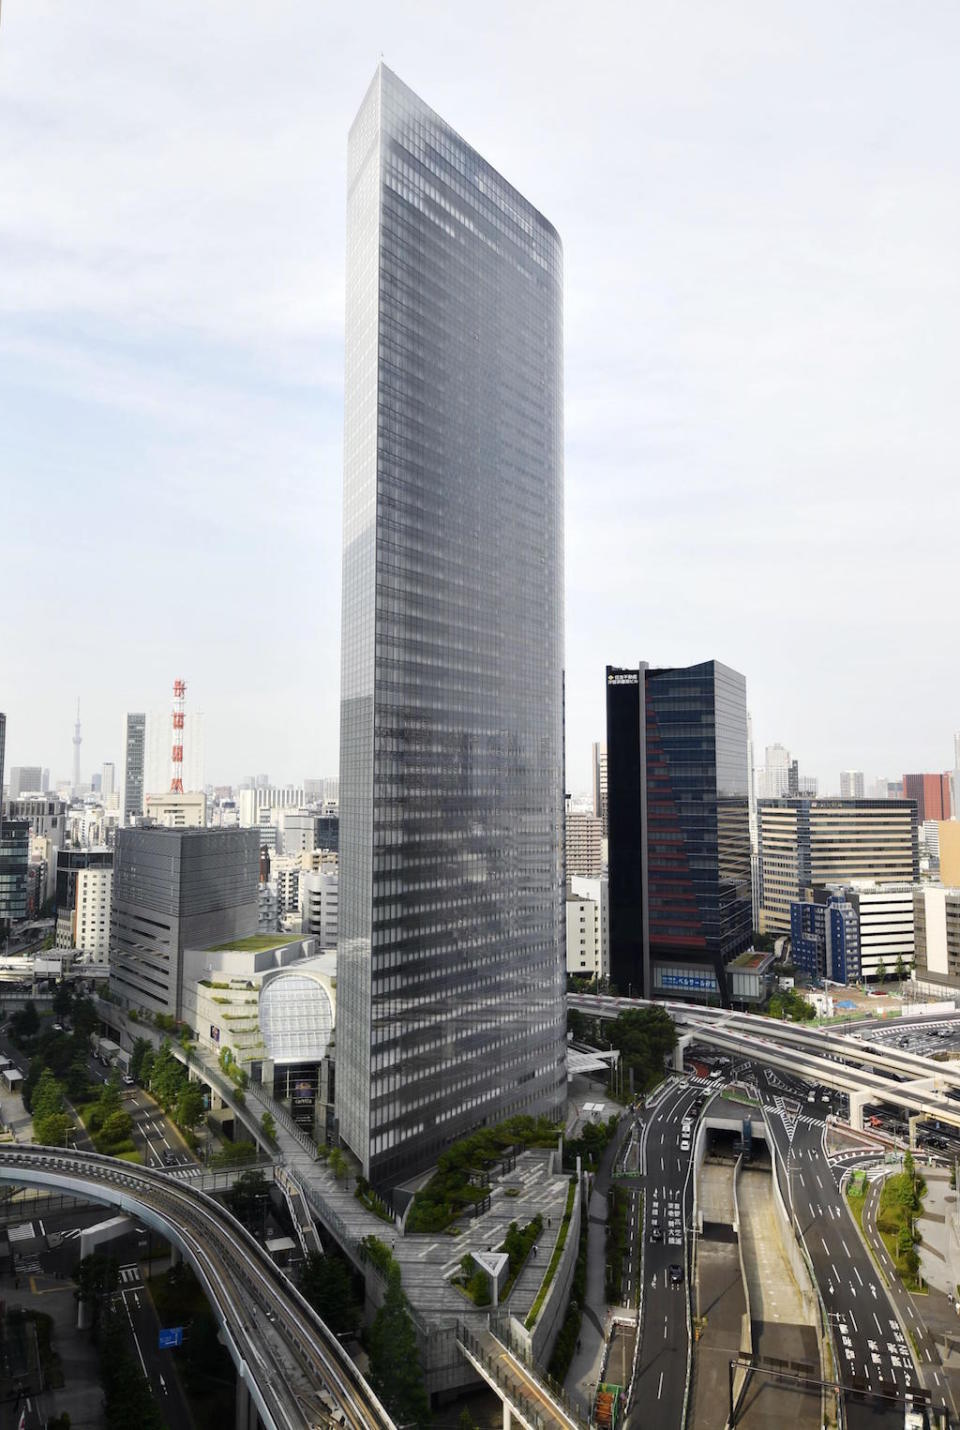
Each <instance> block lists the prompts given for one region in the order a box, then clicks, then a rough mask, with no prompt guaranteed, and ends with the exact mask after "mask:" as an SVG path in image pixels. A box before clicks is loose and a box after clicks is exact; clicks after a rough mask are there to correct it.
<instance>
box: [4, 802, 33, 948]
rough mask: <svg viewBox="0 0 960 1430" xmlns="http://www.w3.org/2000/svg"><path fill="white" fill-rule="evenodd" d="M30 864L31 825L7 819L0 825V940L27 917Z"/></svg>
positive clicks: (19, 820)
mask: <svg viewBox="0 0 960 1430" xmlns="http://www.w3.org/2000/svg"><path fill="white" fill-rule="evenodd" d="M29 862H30V825H29V824H28V823H27V821H26V820H25V819H6V820H4V821H3V823H2V825H0V938H6V936H7V933H8V932H9V928H10V925H11V924H12V923H15V922H16V921H17V920H18V919H25V918H26V917H27V883H28V877H27V869H28V865H29Z"/></svg>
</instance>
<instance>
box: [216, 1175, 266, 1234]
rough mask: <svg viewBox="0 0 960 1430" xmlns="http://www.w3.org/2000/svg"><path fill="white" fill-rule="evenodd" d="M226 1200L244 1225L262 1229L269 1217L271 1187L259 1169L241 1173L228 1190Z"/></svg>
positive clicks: (252, 1228)
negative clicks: (268, 1206)
mask: <svg viewBox="0 0 960 1430" xmlns="http://www.w3.org/2000/svg"><path fill="white" fill-rule="evenodd" d="M226 1200H227V1205H228V1206H229V1208H230V1210H231V1211H232V1212H233V1214H234V1216H235V1217H236V1218H237V1219H238V1220H239V1221H242V1222H243V1224H244V1226H247V1227H249V1228H250V1229H251V1230H254V1229H257V1230H261V1231H262V1229H263V1227H264V1225H265V1222H266V1217H267V1203H268V1201H269V1200H270V1188H269V1187H268V1186H267V1179H266V1177H265V1176H264V1175H263V1173H262V1172H261V1171H260V1170H259V1169H257V1170H255V1171H251V1172H243V1173H241V1175H240V1176H239V1177H238V1178H237V1180H236V1181H235V1182H234V1184H233V1186H232V1187H231V1188H230V1190H229V1192H227V1198H226Z"/></svg>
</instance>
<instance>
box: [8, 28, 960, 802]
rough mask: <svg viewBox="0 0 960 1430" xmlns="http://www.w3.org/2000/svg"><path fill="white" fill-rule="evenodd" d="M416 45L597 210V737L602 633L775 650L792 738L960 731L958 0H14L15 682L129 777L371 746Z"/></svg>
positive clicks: (49, 751) (765, 699)
mask: <svg viewBox="0 0 960 1430" xmlns="http://www.w3.org/2000/svg"><path fill="white" fill-rule="evenodd" d="M381 53H382V55H383V57H384V59H385V60H386V61H387V63H388V64H390V65H391V67H392V68H393V69H395V70H396V71H397V73H398V74H399V75H400V76H401V78H403V79H404V80H406V82H407V83H408V84H410V85H411V86H412V87H413V88H414V89H416V90H417V91H418V92H419V93H420V94H421V95H422V96H423V98H424V99H425V100H426V101H427V102H428V103H429V104H431V105H432V106H433V107H434V108H435V109H437V110H438V111H439V112H440V113H441V114H442V115H443V116H444V118H445V119H447V120H448V122H449V123H450V124H452V125H453V126H454V127H455V128H456V129H458V130H459V131H460V133H462V134H463V135H464V136H465V138H467V139H468V140H469V142H470V143H472V144H473V145H474V146H475V147H476V148H477V149H479V150H480V152H481V153H482V154H483V155H484V156H485V157H486V158H487V159H488V160H489V161H490V162H491V163H493V164H494V165H495V166H496V167H497V168H499V169H500V170H501V171H502V172H503V173H504V174H505V175H506V176H507V177H508V178H509V179H510V180H511V181H512V182H513V183H514V184H516V186H517V187H518V188H519V189H521V190H522V192H523V193H524V194H526V195H527V196H528V197H529V198H530V200H531V201H532V202H533V203H535V204H536V205H537V206H538V207H539V208H540V209H542V210H543V212H544V213H545V214H546V215H547V216H548V218H550V219H551V220H552V222H553V223H555V224H556V226H557V228H558V229H559V231H560V234H561V236H562V238H563V242H564V248H565V268H566V274H565V277H566V289H565V314H566V324H565V327H566V513H567V543H566V546H567V566H566V575H567V582H566V585H567V626H566V644H567V762H568V771H569V774H568V786H569V787H570V788H572V789H574V790H577V789H581V788H584V787H586V785H587V783H588V779H589V747H590V742H591V741H592V740H594V739H597V738H603V733H604V719H605V716H604V704H603V697H604V688H603V667H604V665H605V664H606V663H607V662H611V663H624V664H627V663H630V662H636V661H637V660H639V659H647V660H650V661H651V662H653V663H654V664H686V663H689V662H692V661H697V660H701V659H707V658H709V657H712V656H715V657H717V658H718V659H721V660H724V661H725V662H726V663H727V664H729V665H732V666H734V667H736V668H737V669H739V670H741V671H743V672H744V674H745V675H746V678H747V687H748V696H749V702H750V706H751V709H752V711H753V716H754V726H755V735H756V745H757V762H758V764H759V763H761V762H762V747H763V745H764V744H766V743H772V742H773V741H774V740H780V741H782V742H783V743H784V744H786V745H788V746H789V747H790V749H791V750H792V751H793V753H794V754H795V755H796V756H798V757H799V759H800V765H801V770H803V771H806V772H808V773H814V774H817V775H819V776H820V778H821V781H822V784H825V785H826V787H827V788H828V789H835V788H836V787H837V783H838V773H837V772H838V771H839V770H840V769H841V768H842V767H847V766H854V767H859V768H863V769H865V770H866V771H867V774H868V777H869V776H870V775H872V774H876V773H882V774H887V775H889V776H891V777H892V776H895V775H899V774H900V773H902V772H903V771H904V770H910V769H943V768H946V767H948V766H949V765H950V764H951V763H952V732H953V730H954V728H955V727H957V728H960V661H958V659H957V625H958V584H957V569H956V564H955V558H956V552H957V544H958V540H957V539H958V531H960V526H958V520H957V516H958V513H957V467H958V451H960V441H958V438H960V402H958V376H960V373H958V361H957V345H958V334H960V295H958V277H957V265H958V255H960V146H958V144H957V135H958V134H960V87H958V85H957V82H956V77H957V73H958V62H960V8H958V7H957V5H956V4H955V0H944V2H943V3H938V0H924V3H922V4H920V5H905V4H903V3H902V0H896V3H890V0H856V2H855V3H844V0H804V2H803V3H802V4H799V3H797V0H789V3H786V0H753V3H736V0H723V3H717V0H680V3H670V0H657V3H653V0H639V3H633V0H631V3H627V0H622V2H621V3H618V4H613V3H605V0H595V2H594V3H592V4H590V5H583V4H582V3H581V0H577V3H576V4H571V3H565V0H549V3H529V0H528V3H524V0H509V3H504V0H486V3H485V4H483V5H479V6H465V5H453V4H450V3H449V0H442V3H424V0H419V3H416V4H413V3H407V2H406V0H391V3H389V4H387V3H382V4H381V3H369V0H352V3H350V4H346V3H337V4H331V3H329V0H269V3H253V0H229V3H226V0H224V3H215V0H204V3H201V4H198V3H196V0H189V3H187V0H164V3H163V4H162V5H158V4H156V3H155V0H150V3H147V0H123V3H122V4H119V3H117V0H83V4H71V3H63V0H58V2H57V3H46V0H4V4H3V15H2V23H0V497H2V500H0V709H5V710H6V712H7V717H8V737H7V759H8V763H12V764H20V763H24V764H26V763H41V764H45V765H49V766H51V768H52V772H53V774H54V776H57V775H59V776H67V775H68V774H69V771H70V768H71V745H70V737H71V734H72V721H73V718H74V708H75V703H76V698H77V696H78V695H79V697H80V701H81V710H82V718H83V727H84V744H83V770H84V774H85V777H87V778H88V777H89V774H90V772H91V771H92V770H93V769H94V768H97V767H98V766H99V764H100V763H101V762H102V761H103V760H104V759H119V758H120V724H121V717H122V713H123V711H124V710H127V709H142V708H145V707H146V708H150V707H153V706H156V705H159V704H163V703H164V702H165V701H166V699H167V695H168V689H169V686H170V684H171V682H172V680H173V678H174V677H175V676H178V675H183V676H184V677H185V678H186V679H187V682H188V687H189V693H188V700H189V703H190V704H191V705H192V706H193V707H194V708H202V709H203V710H204V711H205V712H206V721H207V736H206V748H207V774H208V777H209V778H211V779H213V780H215V781H221V780H223V781H234V780H237V779H238V778H239V777H240V776H242V775H243V774H244V773H246V772H255V771H261V770H262V771H267V772H269V773H270V775H271V776H272V777H274V778H276V779H278V780H287V779H298V778H300V777H302V776H304V775H324V774H333V773H335V772H336V768H337V748H338V723H339V710H338V680H339V622H340V610H339V606H340V514H341V446H342V442H341V438H342V357H343V261H344V251H343V250H344V221H345V219H344V210H345V193H344V190H345V153H346V134H347V129H348V127H349V125H350V122H351V120H352V118H353V115H354V113H355V111H356V109H357V108H358V106H359V104H360V101H361V99H362V97H363V94H364V92H365V89H366V87H367V84H368V83H369V80H370V78H371V76H372V74H373V71H374V68H375V66H376V63H377V59H378V57H379V56H380V54H381Z"/></svg>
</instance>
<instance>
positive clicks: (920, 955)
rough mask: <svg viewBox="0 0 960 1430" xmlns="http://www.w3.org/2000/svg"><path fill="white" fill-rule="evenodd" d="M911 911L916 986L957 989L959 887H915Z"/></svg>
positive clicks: (959, 969) (959, 974)
mask: <svg viewBox="0 0 960 1430" xmlns="http://www.w3.org/2000/svg"><path fill="white" fill-rule="evenodd" d="M913 911H914V929H915V934H916V969H917V974H916V976H917V980H918V982H921V983H923V982H926V981H933V982H943V983H945V984H951V985H952V986H953V987H954V988H958V987H960V887H955V888H947V887H945V886H944V885H942V884H920V885H917V887H916V888H915V889H914V891H913Z"/></svg>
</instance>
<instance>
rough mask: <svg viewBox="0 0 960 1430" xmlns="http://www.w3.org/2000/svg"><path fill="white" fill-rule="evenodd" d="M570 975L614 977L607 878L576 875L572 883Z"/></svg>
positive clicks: (568, 965)
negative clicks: (612, 975)
mask: <svg viewBox="0 0 960 1430" xmlns="http://www.w3.org/2000/svg"><path fill="white" fill-rule="evenodd" d="M568 884H569V890H570V892H569V894H568V896H567V906H566V912H567V972H568V973H575V974H577V975H579V976H581V977H587V978H594V977H595V978H609V976H610V896H609V884H608V881H607V879H606V877H601V878H587V877H586V876H583V875H574V876H573V877H572V878H571V879H569V880H568Z"/></svg>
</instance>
